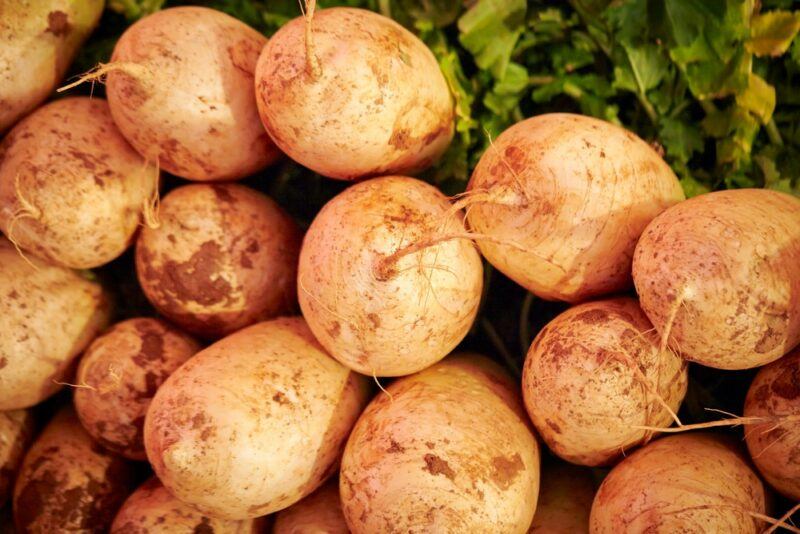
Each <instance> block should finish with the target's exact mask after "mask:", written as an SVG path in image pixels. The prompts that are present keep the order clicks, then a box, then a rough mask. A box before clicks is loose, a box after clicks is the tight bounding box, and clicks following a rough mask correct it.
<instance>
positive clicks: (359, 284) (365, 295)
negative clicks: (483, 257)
mask: <svg viewBox="0 0 800 534" xmlns="http://www.w3.org/2000/svg"><path fill="white" fill-rule="evenodd" d="M464 235H466V232H465V230H464V226H463V223H462V221H461V218H460V217H459V216H458V215H457V213H455V212H453V211H452V209H451V207H450V204H449V203H448V201H447V198H446V197H445V196H444V195H443V194H442V193H441V192H440V191H439V190H437V189H436V188H434V187H432V186H430V185H428V184H426V183H424V182H421V181H419V180H415V179H413V178H407V177H403V176H387V177H383V178H375V179H373V180H368V181H366V182H363V183H360V184H357V185H354V186H352V187H350V188H348V189H346V190H345V191H344V192H342V193H341V194H339V195H338V196H336V197H334V198H333V200H331V201H330V202H328V204H327V205H325V207H323V208H322V211H320V213H319V214H318V215H317V217H316V218H315V219H314V221H313V222H312V223H311V227H310V228H309V229H308V232H307V234H306V237H305V240H304V241H303V246H302V249H301V251H300V264H299V267H298V279H297V284H298V297H299V300H300V308H301V309H302V311H303V316H304V317H305V319H306V321H308V325H309V327H310V328H311V330H312V331H313V332H314V335H315V336H316V338H317V339H318V340H319V342H320V343H321V344H322V345H323V346H324V347H325V348H326V349H327V350H328V352H330V354H331V355H332V356H333V357H334V358H336V359H338V360H339V361H340V362H342V363H343V364H345V365H346V366H348V367H350V368H351V369H353V370H355V371H358V372H360V373H364V374H368V375H376V376H400V375H406V374H410V373H414V372H416V371H420V370H422V369H424V368H426V367H429V366H430V365H432V364H433V363H435V362H437V361H439V360H441V359H442V358H444V357H445V356H446V355H447V354H448V353H449V352H450V351H451V350H453V348H455V346H456V345H458V343H459V342H460V341H461V340H462V339H463V338H464V336H465V335H466V334H467V332H468V330H469V328H470V326H471V325H472V322H473V320H474V319H475V316H476V314H477V311H478V304H479V302H480V297H481V287H482V283H483V280H482V267H481V261H480V257H479V256H478V253H477V251H476V250H475V246H474V245H473V244H472V243H471V242H470V241H468V240H465V239H455V238H453V236H464ZM439 239H441V241H439Z"/></svg>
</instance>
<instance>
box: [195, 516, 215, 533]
mask: <svg viewBox="0 0 800 534" xmlns="http://www.w3.org/2000/svg"><path fill="white" fill-rule="evenodd" d="M210 521H211V520H210V519H209V518H207V517H203V518H202V519H201V520H200V523H198V525H197V526H196V527H194V530H192V534H214V527H212V526H211V522H210Z"/></svg>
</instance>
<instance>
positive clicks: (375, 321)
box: [367, 313, 381, 328]
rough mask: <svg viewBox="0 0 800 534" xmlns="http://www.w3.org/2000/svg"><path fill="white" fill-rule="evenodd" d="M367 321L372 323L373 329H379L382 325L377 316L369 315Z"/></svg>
mask: <svg viewBox="0 0 800 534" xmlns="http://www.w3.org/2000/svg"><path fill="white" fill-rule="evenodd" d="M367 319H369V322H370V323H372V327H373V328H378V327H379V326H380V325H381V318H380V317H378V315H377V314H374V313H369V314H367Z"/></svg>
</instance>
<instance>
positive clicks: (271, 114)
mask: <svg viewBox="0 0 800 534" xmlns="http://www.w3.org/2000/svg"><path fill="white" fill-rule="evenodd" d="M305 28H306V23H305V19H304V18H303V17H298V18H296V19H294V20H292V21H290V22H288V23H287V24H285V25H284V26H283V27H281V29H280V30H278V31H277V32H276V33H275V35H274V36H273V37H272V38H271V39H270V41H269V43H267V46H266V47H264V51H263V52H262V53H261V57H260V58H259V60H258V67H257V68H256V77H255V82H256V99H257V102H258V109H259V112H260V114H261V120H262V121H263V123H264V126H265V127H266V129H267V131H268V132H269V134H270V136H271V137H272V139H273V140H274V141H275V143H276V144H277V145H278V146H279V147H280V148H281V150H283V151H284V152H286V153H287V154H288V155H289V157H291V158H292V159H293V160H295V161H297V162H298V163H300V164H301V165H303V166H305V167H308V168H310V169H313V170H315V171H317V172H318V173H320V174H322V175H324V176H328V177H331V178H339V179H342V180H355V179H358V178H365V177H369V176H381V175H387V174H410V173H414V172H416V171H420V170H422V169H424V168H426V167H429V166H430V165H431V164H432V163H433V162H434V161H435V160H436V159H438V157H439V156H440V155H441V154H442V153H443V152H444V151H445V150H446V149H447V147H448V145H449V143H450V140H451V139H452V137H453V103H452V98H451V96H450V91H449V89H448V86H447V82H446V81H445V79H444V76H443V75H442V72H441V71H440V70H439V65H438V63H437V61H436V58H435V57H434V56H433V54H432V53H431V51H430V50H429V49H428V48H427V47H426V46H425V44H424V43H423V42H422V41H420V40H419V39H418V38H417V37H416V36H415V35H414V34H412V33H411V32H409V31H408V30H406V29H405V28H403V27H402V26H400V25H399V24H397V23H396V22H395V21H393V20H391V19H389V18H386V17H383V16H381V15H378V14H377V13H373V12H371V11H366V10H363V9H354V8H347V7H340V8H332V9H323V10H320V11H317V12H316V13H315V15H314V19H313V26H312V28H313V29H312V32H311V39H312V45H311V47H312V48H313V52H312V53H311V56H309V54H308V48H307V42H306V29H305ZM315 62H316V63H317V64H318V65H317V66H318V70H317V69H316V68H315V67H314V63H315Z"/></svg>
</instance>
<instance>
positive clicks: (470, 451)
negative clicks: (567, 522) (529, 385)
mask: <svg viewBox="0 0 800 534" xmlns="http://www.w3.org/2000/svg"><path fill="white" fill-rule="evenodd" d="M387 391H388V393H387V394H379V396H378V397H377V398H376V399H375V400H374V401H373V402H372V403H371V404H370V405H369V406H368V407H367V409H366V410H365V411H364V414H363V415H362V416H361V418H360V419H359V420H358V423H357V424H356V426H355V428H354V429H353V432H352V434H351V435H350V439H349V440H348V442H347V447H346V448H345V452H344V456H343V457H342V469H341V475H340V476H341V481H340V492H341V498H342V508H343V510H344V515H345V518H346V520H347V524H348V526H349V527H350V530H351V532H353V534H361V533H373V532H388V531H391V530H395V531H399V532H504V533H509V534H511V533H524V532H526V531H527V529H528V527H529V525H530V524H531V519H532V518H533V514H534V511H535V509H536V497H537V493H538V486H539V448H538V445H537V443H536V439H535V438H534V436H533V434H532V432H531V429H530V427H529V425H528V424H527V421H526V418H525V412H524V409H523V407H522V403H521V399H519V398H518V393H517V388H516V386H515V385H514V383H513V382H512V380H511V379H510V378H509V377H508V376H506V375H505V373H504V372H503V371H502V370H501V369H500V368H499V367H498V366H497V365H496V364H494V363H493V362H491V361H489V360H488V359H486V358H483V357H479V356H473V355H468V356H458V357H452V358H449V359H447V360H444V361H443V362H441V363H438V364H436V365H434V366H433V367H430V368H429V369H426V370H424V371H422V372H420V373H418V374H415V375H412V376H409V377H404V378H402V379H400V380H397V381H396V382H394V383H393V384H392V385H390V386H389V387H388V390H387Z"/></svg>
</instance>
